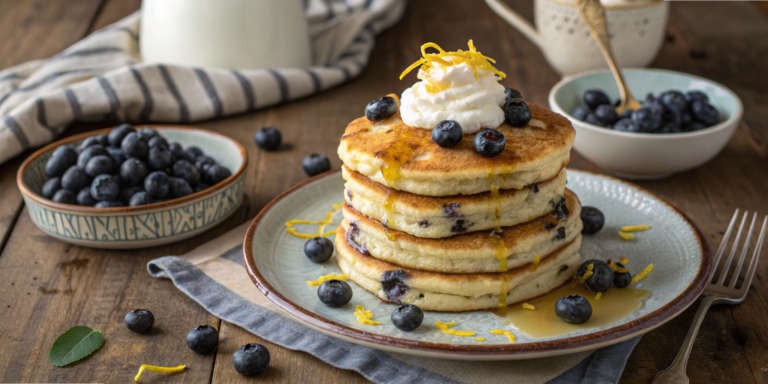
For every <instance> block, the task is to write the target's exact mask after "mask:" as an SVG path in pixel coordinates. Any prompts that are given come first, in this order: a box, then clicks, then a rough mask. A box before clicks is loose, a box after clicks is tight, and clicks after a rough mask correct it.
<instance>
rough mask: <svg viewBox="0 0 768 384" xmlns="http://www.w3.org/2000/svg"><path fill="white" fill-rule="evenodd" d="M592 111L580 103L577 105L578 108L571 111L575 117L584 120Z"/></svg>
mask: <svg viewBox="0 0 768 384" xmlns="http://www.w3.org/2000/svg"><path fill="white" fill-rule="evenodd" d="M589 113H590V111H589V108H587V107H585V106H583V105H580V106H578V107H576V109H574V110H573V112H571V116H573V118H574V119H576V120H580V121H584V119H586V118H587V115H588V114H589Z"/></svg>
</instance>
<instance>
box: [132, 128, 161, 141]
mask: <svg viewBox="0 0 768 384" xmlns="http://www.w3.org/2000/svg"><path fill="white" fill-rule="evenodd" d="M136 133H138V134H139V135H141V137H143V138H144V139H145V140H147V141H149V139H151V138H153V137H155V136H157V132H155V130H154V129H150V128H141V129H139V130H138V131H136Z"/></svg>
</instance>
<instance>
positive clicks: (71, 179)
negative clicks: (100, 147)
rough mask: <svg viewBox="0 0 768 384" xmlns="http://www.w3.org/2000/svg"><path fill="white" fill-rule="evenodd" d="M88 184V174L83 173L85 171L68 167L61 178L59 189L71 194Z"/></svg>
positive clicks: (74, 166)
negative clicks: (68, 191)
mask: <svg viewBox="0 0 768 384" xmlns="http://www.w3.org/2000/svg"><path fill="white" fill-rule="evenodd" d="M91 148H93V147H91ZM88 182H89V180H88V174H86V173H85V169H82V168H80V167H78V166H77V165H73V166H71V167H69V169H67V171H66V172H64V175H63V176H61V187H62V188H64V189H68V190H70V191H72V192H76V191H79V190H81V189H83V187H85V186H86V185H88Z"/></svg>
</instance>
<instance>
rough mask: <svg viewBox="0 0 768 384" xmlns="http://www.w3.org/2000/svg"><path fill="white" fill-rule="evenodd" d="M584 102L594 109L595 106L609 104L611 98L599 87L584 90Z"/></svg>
mask: <svg viewBox="0 0 768 384" xmlns="http://www.w3.org/2000/svg"><path fill="white" fill-rule="evenodd" d="M584 104H586V105H587V106H588V107H589V108H590V109H591V110H593V111H594V110H595V109H596V108H597V107H599V106H601V105H603V104H608V105H611V100H610V99H609V98H608V96H607V95H606V94H605V92H603V91H601V90H599V89H590V90H588V91H586V92H584Z"/></svg>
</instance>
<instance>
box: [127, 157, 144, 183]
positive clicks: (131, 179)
mask: <svg viewBox="0 0 768 384" xmlns="http://www.w3.org/2000/svg"><path fill="white" fill-rule="evenodd" d="M147 172H148V171H147V165H146V164H144V162H143V161H141V160H139V159H136V158H130V159H128V160H126V161H124V162H123V164H121V165H120V179H121V180H123V182H125V184H127V185H141V184H142V183H143V182H144V178H145V177H147Z"/></svg>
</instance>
